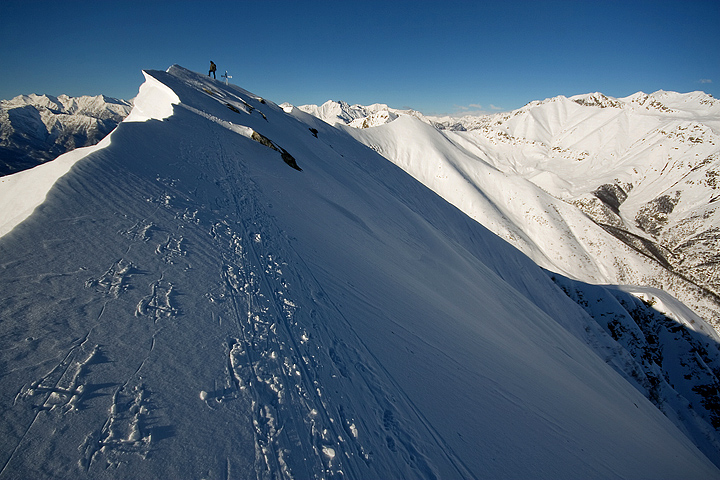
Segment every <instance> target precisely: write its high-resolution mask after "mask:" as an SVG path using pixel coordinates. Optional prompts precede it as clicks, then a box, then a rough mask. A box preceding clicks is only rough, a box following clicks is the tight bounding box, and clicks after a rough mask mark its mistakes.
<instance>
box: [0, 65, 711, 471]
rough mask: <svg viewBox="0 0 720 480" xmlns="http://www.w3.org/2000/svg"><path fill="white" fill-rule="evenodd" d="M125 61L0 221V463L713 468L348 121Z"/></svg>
mask: <svg viewBox="0 0 720 480" xmlns="http://www.w3.org/2000/svg"><path fill="white" fill-rule="evenodd" d="M146 77H147V81H146V83H145V84H144V86H143V87H141V91H140V97H139V98H138V99H137V100H136V103H135V105H136V106H138V105H139V106H140V107H139V108H140V109H141V110H138V112H135V113H134V114H131V116H130V120H136V121H126V122H124V123H122V124H121V125H120V126H119V127H118V128H117V129H116V130H115V131H114V132H113V133H112V134H111V136H110V138H109V139H108V140H107V142H105V143H104V144H103V145H102V146H101V147H99V148H96V149H93V150H90V151H88V154H87V155H86V156H84V157H83V158H80V159H77V161H74V165H72V167H71V168H70V170H69V171H68V173H66V174H65V175H64V176H61V177H60V178H59V179H58V180H57V181H56V182H55V183H54V185H53V186H52V188H50V189H49V190H48V191H47V195H45V194H44V193H42V197H44V201H42V202H41V203H40V204H39V206H38V207H37V208H36V209H35V210H34V212H33V213H32V215H30V216H29V217H27V219H25V220H24V221H23V222H21V223H18V224H17V225H16V226H15V227H14V229H12V230H11V231H9V233H7V234H5V235H4V236H3V237H2V238H0V291H2V296H1V297H0V312H2V313H1V317H0V318H1V321H0V375H2V383H0V405H1V408H2V411H1V418H2V420H1V421H0V429H1V430H0V439H1V440H0V465H1V467H0V468H2V470H1V472H0V477H1V478H18V477H24V478H57V477H64V478H68V477H72V478H252V479H256V478H263V479H265V478H267V479H270V478H298V479H303V478H453V479H454V478H553V479H555V478H603V479H606V478H718V477H720V472H719V471H718V470H717V468H716V467H715V466H714V465H713V464H712V463H711V462H710V461H709V460H708V459H707V457H706V456H704V455H703V454H702V453H701V452H700V451H699V450H698V448H696V446H695V445H694V444H693V443H692V442H691V441H690V440H689V439H688V437H687V436H686V435H685V433H683V432H682V431H681V430H680V429H678V427H676V424H677V422H674V420H672V419H669V418H668V417H666V416H664V415H663V414H662V413H661V412H660V411H659V410H658V409H657V408H656V407H655V406H654V405H653V404H652V403H650V401H648V400H647V399H646V398H645V397H644V396H643V395H642V394H641V393H640V392H639V390H638V389H637V388H636V387H635V386H633V385H632V384H631V382H630V381H628V380H626V379H625V378H624V377H623V376H621V375H620V374H618V373H616V370H615V369H613V366H612V365H608V364H607V363H606V361H605V360H604V359H603V358H601V357H600V356H598V355H597V354H596V353H595V352H596V351H598V348H603V346H604V347H606V348H614V347H613V345H615V344H614V343H613V341H612V339H610V337H609V336H607V335H605V334H604V333H603V332H602V331H601V330H599V329H598V327H597V324H596V323H595V322H594V321H593V320H592V319H591V318H590V316H589V315H588V313H586V311H584V310H583V309H582V308H580V307H579V306H578V305H577V304H576V303H574V302H573V301H572V300H571V299H570V298H569V296H568V295H567V294H566V293H565V292H563V290H562V289H561V288H560V287H558V286H557V285H556V283H554V282H553V280H551V278H550V276H549V275H548V274H546V273H545V272H544V271H542V270H541V269H540V268H539V267H538V266H537V265H536V264H535V263H533V262H532V261H531V260H529V259H528V258H527V257H525V256H524V255H522V254H520V253H519V252H518V251H517V250H516V249H515V248H514V247H511V246H510V245H508V244H507V243H505V241H503V240H502V239H500V238H498V237H496V236H495V235H494V234H492V233H490V232H489V231H488V230H487V229H485V228H484V227H482V226H480V225H479V224H478V223H476V222H475V221H473V220H471V219H469V218H468V217H467V216H466V215H465V214H463V213H461V212H460V211H459V210H458V209H456V208H455V207H453V206H451V205H449V204H448V203H446V202H445V201H444V200H442V199H441V198H440V197H439V196H437V195H436V194H435V193H433V192H432V191H430V190H429V189H427V188H426V187H424V186H422V185H421V184H420V183H419V182H417V181H416V180H414V179H412V178H411V177H410V176H409V175H407V174H406V173H404V172H403V171H402V170H401V169H400V168H398V167H396V166H395V165H393V164H391V163H390V162H388V161H387V160H386V159H385V158H383V157H381V156H380V155H378V154H376V153H375V152H373V151H372V150H371V149H369V148H367V147H365V146H363V145H361V144H360V143H358V142H357V141H355V140H354V139H353V138H352V137H351V136H350V135H348V134H347V133H346V132H343V131H341V130H338V129H336V128H334V127H331V126H330V125H322V124H320V123H319V122H309V121H308V123H305V122H303V121H300V120H298V119H296V118H294V117H293V116H290V115H288V114H286V113H285V112H284V111H283V109H281V108H279V107H278V106H276V105H275V104H273V103H272V102H270V101H268V100H264V99H261V98H260V97H258V96H256V95H253V94H250V93H248V92H246V91H244V90H241V89H239V88H237V87H233V86H227V87H226V86H224V85H223V84H222V83H221V82H219V81H215V80H211V79H209V78H207V77H206V76H204V75H199V74H195V73H192V72H189V71H187V70H185V69H182V68H180V67H176V66H175V67H171V68H170V69H169V70H168V72H160V71H149V72H146ZM143 97H144V98H143ZM169 113H171V114H170V115H168V114H169ZM138 120H142V121H138ZM310 128H314V129H316V130H317V137H316V136H315V135H314V134H313V133H314V132H313V131H311V130H310ZM263 139H264V140H263ZM288 156H291V157H292V158H293V159H294V160H295V161H296V162H297V165H298V166H299V167H300V168H302V171H298V170H297V169H295V168H290V166H289V163H288V162H289V159H288ZM60 160H63V157H61V158H60ZM73 160H75V159H73ZM36 171H37V172H40V173H38V174H37V175H39V176H43V177H45V176H46V175H45V174H44V173H43V172H44V171H43V170H37V169H33V170H30V171H29V172H36ZM59 173H61V172H58V175H57V176H59ZM28 175H35V173H28ZM48 175H49V174H48ZM57 176H56V178H57ZM27 185H32V182H30V183H28V184H27ZM0 188H2V185H0ZM24 188H27V192H28V193H27V195H28V196H29V197H30V196H34V198H38V195H39V194H31V193H30V192H31V191H32V190H33V189H32V188H31V187H24ZM0 194H2V195H5V194H4V193H2V192H0ZM20 195H21V196H22V194H20ZM0 198H8V197H0ZM20 203H22V202H20ZM36 203H38V202H37V201H36V200H33V201H32V203H30V202H28V203H27V204H26V205H25V207H27V206H29V205H31V204H32V205H35V204H36ZM556 282H561V280H560V279H556ZM589 338H592V339H594V342H595V344H594V345H592V346H593V348H595V350H591V348H590V347H589V346H588V339H589ZM598 345H599V346H600V347H598Z"/></svg>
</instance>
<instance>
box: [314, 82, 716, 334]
mask: <svg viewBox="0 0 720 480" xmlns="http://www.w3.org/2000/svg"><path fill="white" fill-rule="evenodd" d="M301 108H302V109H303V110H305V111H312V109H310V108H307V107H301ZM319 113H322V112H319ZM321 118H323V117H321ZM422 120H423V122H424V123H425V125H423V124H421V123H420V122H417V121H415V120H413V119H410V118H407V117H402V116H401V117H400V118H398V119H397V120H395V121H394V122H392V124H388V125H383V126H380V127H378V128H377V129H364V130H357V131H351V132H350V133H351V134H352V135H353V136H355V137H356V138H358V140H360V141H362V142H363V143H365V144H366V145H368V146H370V147H372V148H374V149H375V150H377V151H378V152H380V153H382V154H383V155H384V156H386V157H387V158H388V159H390V160H392V161H393V162H395V163H396V164H398V165H400V166H401V167H402V168H403V169H405V170H406V171H408V172H409V173H411V174H412V175H413V176H414V177H415V178H417V179H419V180H420V181H422V182H423V183H424V184H425V185H427V186H429V187H430V188H432V189H433V190H434V191H436V192H437V193H438V194H440V195H441V196H443V197H444V198H446V199H447V200H448V201H450V202H451V203H453V204H454V205H456V206H458V207H459V208H460V209H461V210H463V211H464V212H466V213H467V214H468V215H470V216H471V217H473V218H475V219H476V220H478V221H479V222H481V223H482V224H483V225H485V226H487V227H488V228H490V229H491V230H493V231H494V232H495V233H497V234H498V235H500V236H501V237H503V238H505V239H506V240H508V241H509V242H511V243H513V244H514V245H515V246H517V247H518V248H520V249H521V250H522V251H523V252H525V253H526V254H528V255H530V256H531V258H533V259H534V260H535V261H536V262H538V263H539V264H540V265H542V266H544V267H546V268H548V269H550V270H552V271H555V272H558V273H561V274H563V275H568V276H572V277H575V278H578V279H580V280H583V281H587V282H591V283H615V284H617V283H631V284H647V285H651V286H655V287H659V288H663V289H665V290H667V291H669V292H670V293H672V294H673V295H675V296H676V297H678V298H680V299H681V300H682V301H683V302H684V303H686V304H688V305H690V306H691V307H692V308H693V309H695V310H696V311H697V312H698V313H700V314H701V315H702V316H703V317H704V318H706V319H707V320H709V321H711V322H712V323H713V324H714V325H715V326H716V327H718V326H720V313H719V312H720V300H719V299H720V297H719V295H720V283H719V282H720V257H718V252H719V251H720V211H719V210H718V208H717V206H718V205H720V203H718V202H717V200H718V199H720V196H719V195H720V194H718V185H717V181H716V177H717V172H718V171H719V170H720V143H719V139H718V134H720V102H718V101H717V100H715V99H713V98H712V97H710V96H709V95H706V94H704V93H702V92H692V93H687V94H679V93H675V92H664V91H659V92H655V93H653V94H650V95H648V94H644V93H642V92H638V93H636V94H634V95H631V96H629V97H627V98H621V99H615V98H610V97H607V96H605V95H603V94H601V93H593V94H588V95H578V96H574V97H570V98H567V97H564V96H558V97H554V98H551V99H547V100H544V101H537V102H531V103H530V104H528V105H526V106H525V107H523V108H521V109H519V110H515V111H512V112H507V113H499V114H495V115H488V116H483V117H463V118H458V119H438V118H435V119H433V118H432V117H428V118H422ZM361 121H362V120H361V119H354V120H353V122H355V123H354V124H357V122H361ZM347 123H348V124H350V123H349V122H347ZM394 123H397V124H396V125H393V124H394ZM354 124H353V125H354ZM429 126H432V127H434V128H430V127H429ZM421 144H422V147H421V146H419V145H421ZM613 237H614V238H613Z"/></svg>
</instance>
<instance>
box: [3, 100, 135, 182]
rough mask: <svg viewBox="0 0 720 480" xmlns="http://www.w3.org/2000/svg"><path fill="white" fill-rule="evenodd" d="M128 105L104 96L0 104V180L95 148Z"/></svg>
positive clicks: (13, 101)
mask: <svg viewBox="0 0 720 480" xmlns="http://www.w3.org/2000/svg"><path fill="white" fill-rule="evenodd" d="M131 108H132V105H131V104H130V102H127V101H125V100H117V99H115V98H109V97H106V96H104V95H98V96H95V97H89V96H83V97H68V96H67V95H60V96H59V97H53V96H49V95H35V94H32V95H19V96H17V97H15V98H13V99H12V100H0V175H7V174H10V173H15V172H19V171H21V170H25V169H27V168H31V167H33V166H35V165H38V164H41V163H44V162H47V161H48V160H52V159H54V158H56V157H57V156H59V155H61V154H63V153H65V152H68V151H70V150H73V149H75V148H78V147H86V146H90V145H95V144H96V143H98V142H99V141H100V140H101V139H102V138H103V137H105V136H106V135H107V134H108V133H110V132H111V131H112V130H113V129H114V128H115V127H116V126H117V124H118V123H119V122H121V121H122V119H123V118H125V117H126V116H127V114H128V113H130V109H131Z"/></svg>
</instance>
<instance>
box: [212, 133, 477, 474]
mask: <svg viewBox="0 0 720 480" xmlns="http://www.w3.org/2000/svg"><path fill="white" fill-rule="evenodd" d="M219 151H220V152H221V153H220V155H222V156H223V158H221V159H220V164H221V165H223V166H224V167H225V172H223V175H221V178H223V179H225V180H224V181H223V183H221V185H220V186H221V188H222V189H223V190H224V191H225V193H226V195H227V197H228V198H232V203H233V209H234V210H235V213H236V218H237V219H239V221H238V224H237V225H236V226H235V227H233V226H231V225H230V224H229V223H228V222H226V221H222V222H217V223H215V224H214V225H213V226H212V228H211V232H210V234H211V235H212V236H213V238H214V240H215V241H216V242H218V243H219V244H220V245H221V246H223V250H224V251H225V252H226V253H225V254H224V256H223V271H222V277H223V281H224V284H225V291H224V292H223V293H222V294H221V296H223V297H225V296H227V298H229V299H230V302H231V305H232V315H233V317H234V319H233V321H234V322H235V325H236V328H237V333H238V335H237V337H236V338H229V339H228V341H227V342H226V343H225V344H224V345H223V349H224V351H225V352H226V355H227V356H228V360H227V372H226V376H225V378H224V379H223V381H222V382H221V386H220V388H217V387H216V389H215V390H214V391H212V392H204V391H203V392H201V398H203V399H204V400H205V402H206V403H207V404H208V406H209V407H210V408H221V406H222V405H226V404H227V403H228V402H229V401H230V400H237V399H241V400H242V401H243V402H245V403H246V404H247V405H248V406H249V408H250V409H251V411H252V421H253V427H254V432H255V444H256V471H257V474H258V478H263V479H272V478H294V477H297V478H318V479H319V478H342V477H344V476H349V477H351V478H353V477H361V478H362V477H364V476H367V475H368V473H369V472H372V473H371V476H382V475H386V474H387V470H386V469H387V467H388V466H389V465H394V466H395V468H396V473H397V474H398V475H400V476H410V477H414V478H427V479H431V478H437V476H438V474H437V471H436V468H435V467H434V466H433V465H431V464H430V462H429V460H428V458H427V456H426V455H425V454H424V453H423V451H422V450H423V448H424V445H422V444H423V443H424V442H423V441H421V440H420V438H423V436H422V435H421V434H420V433H419V432H415V431H412V430H411V429H410V427H409V422H407V421H406V417H407V416H416V415H417V412H415V411H414V410H413V408H412V406H411V404H409V402H407V399H402V400H401V399H400V398H398V397H401V396H402V394H401V392H398V391H397V388H395V386H394V385H392V384H391V381H390V380H389V379H388V378H386V376H385V373H384V372H383V371H382V370H381V369H380V367H379V366H378V365H377V364H376V363H375V362H374V360H373V359H372V357H371V356H370V355H369V353H368V352H367V351H364V352H359V351H356V350H355V349H352V348H349V347H348V345H347V343H346V342H344V341H343V340H341V339H340V338H338V336H337V334H336V333H335V331H340V332H343V333H344V334H350V335H353V336H355V335H354V333H353V332H352V331H351V329H350V328H349V326H348V325H347V323H346V322H345V321H344V319H343V318H342V315H341V314H340V312H339V311H338V310H337V309H336V308H335V307H334V306H333V305H332V304H329V303H328V301H327V297H326V296H325V295H324V294H323V291H322V289H321V287H319V285H318V284H317V282H316V281H315V280H314V279H313V278H303V277H302V276H299V275H297V274H296V273H295V272H294V267H293V265H296V264H297V262H299V259H298V258H295V257H294V255H293V251H292V248H291V247H290V246H289V245H288V239H287V238H286V237H285V236H284V235H283V233H282V232H279V231H277V229H276V228H275V227H274V225H273V223H272V219H271V217H269V216H268V215H267V214H266V212H265V211H264V210H263V208H262V206H261V205H260V204H259V201H258V196H259V193H258V192H257V191H256V190H255V188H254V186H253V185H252V182H251V181H250V180H249V178H247V176H245V175H243V174H241V173H240V172H239V170H238V168H237V167H236V168H234V169H233V168H231V167H230V166H229V165H231V164H232V165H237V163H232V162H231V161H230V160H228V159H227V158H225V153H224V152H223V151H222V146H221V144H220V143H219ZM238 178H239V179H240V180H238ZM232 179H235V181H236V182H238V181H239V182H240V183H234V184H233V183H231V182H233V180H232ZM243 192H244V193H243ZM238 230H239V231H240V232H238ZM216 295H217V293H216ZM308 299H309V301H308ZM308 304H312V305H314V306H315V308H314V310H313V311H310V312H306V311H303V309H301V308H300V307H299V306H298V305H308ZM328 325H330V326H331V327H329V326H328ZM332 325H334V328H333V327H332ZM353 340H354V341H356V342H358V343H361V342H359V339H357V338H353ZM333 388H334V389H335V390H345V391H347V389H350V390H351V391H353V390H354V391H355V392H356V393H357V395H356V397H357V399H352V398H343V400H344V402H343V403H339V404H336V403H335V402H334V401H332V400H331V399H334V398H336V397H335V396H334V395H328V394H326V391H328V390H329V389H333ZM390 392H396V393H395V394H392V393H390ZM363 399H364V400H363ZM368 401H369V402H368ZM368 410H369V411H368ZM371 419H374V422H373V421H371ZM424 434H425V433H423V435H424ZM440 448H442V447H440ZM446 455H447V456H448V457H449V458H451V460H450V461H451V462H453V463H456V464H458V465H459V462H458V461H457V460H456V459H454V458H453V456H452V453H446ZM456 468H457V471H458V475H459V477H466V478H468V477H471V475H470V474H469V473H468V472H467V471H466V470H463V469H462V467H461V466H456Z"/></svg>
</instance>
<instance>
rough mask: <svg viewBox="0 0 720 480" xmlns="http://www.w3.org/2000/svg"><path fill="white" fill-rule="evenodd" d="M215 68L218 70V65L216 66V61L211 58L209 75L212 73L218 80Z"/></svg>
mask: <svg viewBox="0 0 720 480" xmlns="http://www.w3.org/2000/svg"><path fill="white" fill-rule="evenodd" d="M215 70H217V67H216V66H215V63H213V61H212V60H210V71H209V72H208V77H209V76H210V74H211V73H212V76H213V78H214V79H216V80H217V77H216V76H215Z"/></svg>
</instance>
